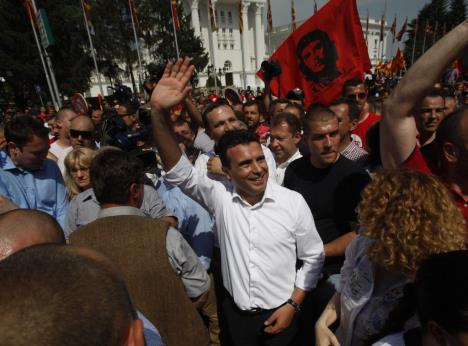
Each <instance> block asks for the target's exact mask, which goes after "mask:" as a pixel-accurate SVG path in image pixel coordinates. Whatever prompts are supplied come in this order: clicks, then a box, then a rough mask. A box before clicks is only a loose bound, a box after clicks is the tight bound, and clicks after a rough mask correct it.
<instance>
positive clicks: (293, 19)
mask: <svg viewBox="0 0 468 346" xmlns="http://www.w3.org/2000/svg"><path fill="white" fill-rule="evenodd" d="M291 29H292V31H294V30H296V9H295V8H294V0H291Z"/></svg>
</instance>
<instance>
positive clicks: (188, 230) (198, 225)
mask: <svg viewBox="0 0 468 346" xmlns="http://www.w3.org/2000/svg"><path fill="white" fill-rule="evenodd" d="M157 190H158V192H159V194H160V195H161V198H162V199H163V201H164V204H166V207H167V208H169V209H171V210H172V211H173V212H174V214H175V216H176V217H177V219H178V221H179V231H180V232H181V233H182V235H183V236H184V238H185V240H186V241H187V243H189V244H190V246H191V247H192V249H193V251H194V252H195V253H196V254H197V256H198V258H199V259H200V262H201V263H202V265H203V267H205V269H206V270H208V269H209V268H210V263H211V257H212V256H213V246H214V233H213V220H212V218H211V216H210V214H209V213H208V212H207V211H206V210H205V209H204V208H203V207H202V206H201V205H200V204H198V203H197V202H195V201H194V200H193V199H191V198H190V197H188V196H187V195H185V194H184V193H183V192H182V190H181V189H180V188H178V187H177V186H172V185H170V184H169V183H167V182H166V181H165V180H164V178H161V180H160V181H159V186H158V187H157Z"/></svg>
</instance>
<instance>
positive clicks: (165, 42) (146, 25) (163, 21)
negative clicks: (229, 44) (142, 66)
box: [140, 0, 208, 71]
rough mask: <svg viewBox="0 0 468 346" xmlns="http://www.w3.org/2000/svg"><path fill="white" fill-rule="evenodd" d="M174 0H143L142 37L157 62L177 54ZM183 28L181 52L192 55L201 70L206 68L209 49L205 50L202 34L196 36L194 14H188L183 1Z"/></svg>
mask: <svg viewBox="0 0 468 346" xmlns="http://www.w3.org/2000/svg"><path fill="white" fill-rule="evenodd" d="M170 3H171V2H170V1H167V0H142V2H141V6H140V8H141V12H142V13H146V14H148V15H146V16H145V17H142V18H141V28H142V37H143V40H144V42H145V45H146V47H147V48H148V49H149V52H150V55H151V57H152V58H153V59H154V60H155V62H156V63H160V64H162V63H164V62H165V61H167V60H168V59H171V58H175V57H176V56H177V53H176V48H175V40H174V30H173V24H172V15H171V7H170ZM177 12H178V15H179V22H180V31H178V32H177V39H178V44H179V52H180V56H181V57H184V56H190V57H192V58H193V61H192V62H193V64H194V65H195V67H196V69H197V71H202V70H203V69H204V68H205V67H206V65H207V64H208V53H206V52H205V49H204V48H203V44H202V42H201V40H200V38H199V37H196V36H195V33H194V30H193V29H192V28H191V26H190V15H185V14H184V11H183V9H182V5H181V4H180V2H179V4H178V5H177Z"/></svg>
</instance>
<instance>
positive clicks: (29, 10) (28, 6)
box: [21, 0, 36, 25]
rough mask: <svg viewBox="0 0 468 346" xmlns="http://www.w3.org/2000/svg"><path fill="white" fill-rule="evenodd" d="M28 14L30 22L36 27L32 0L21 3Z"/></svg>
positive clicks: (24, 0)
mask: <svg viewBox="0 0 468 346" xmlns="http://www.w3.org/2000/svg"><path fill="white" fill-rule="evenodd" d="M21 3H22V5H23V7H24V10H25V11H26V14H27V15H28V18H29V20H32V21H33V23H34V25H36V15H35V14H34V8H33V6H32V3H31V0H23V1H21Z"/></svg>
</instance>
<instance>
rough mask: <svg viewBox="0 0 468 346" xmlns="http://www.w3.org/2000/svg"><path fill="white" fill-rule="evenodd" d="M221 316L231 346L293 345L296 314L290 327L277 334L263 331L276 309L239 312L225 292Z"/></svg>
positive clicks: (297, 319)
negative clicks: (224, 322) (224, 321)
mask: <svg viewBox="0 0 468 346" xmlns="http://www.w3.org/2000/svg"><path fill="white" fill-rule="evenodd" d="M221 305H222V310H223V315H224V318H225V320H226V324H227V329H228V335H229V338H230V341H231V343H232V345H233V346H289V345H293V340H294V337H295V336H296V333H297V330H298V322H299V318H298V314H297V313H296V315H295V316H294V318H293V320H292V322H291V325H290V326H289V327H288V328H287V329H285V330H284V331H282V332H281V333H278V334H268V333H265V332H264V331H263V329H264V328H265V325H264V323H265V321H266V320H267V319H268V317H270V316H271V315H272V314H273V312H274V311H275V310H276V309H272V310H262V311H260V312H256V313H251V312H245V311H242V310H240V309H239V308H238V307H237V305H236V304H235V303H234V300H233V299H232V297H231V296H230V295H229V293H228V292H225V295H224V297H223V301H222V304H221Z"/></svg>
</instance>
